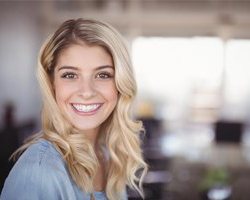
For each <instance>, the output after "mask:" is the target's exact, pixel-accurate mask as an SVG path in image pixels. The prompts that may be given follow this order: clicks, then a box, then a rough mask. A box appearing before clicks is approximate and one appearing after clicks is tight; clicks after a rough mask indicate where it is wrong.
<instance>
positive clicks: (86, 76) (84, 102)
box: [54, 44, 118, 133]
mask: <svg viewBox="0 0 250 200" xmlns="http://www.w3.org/2000/svg"><path fill="white" fill-rule="evenodd" d="M114 75H115V69H114V66H113V61H112V57H111V56H110V55H109V54H108V52H107V51H105V50H104V48H102V47H100V46H88V45H85V44H81V45H71V46H70V47H69V48H67V49H65V50H64V51H63V52H61V54H60V55H59V57H58V60H57V64H56V67H55V72H54V90H55V97H56V102H57V104H58V106H59V108H60V110H61V111H62V112H63V114H64V115H65V116H66V117H67V119H68V120H69V121H70V122H71V124H73V126H74V127H76V128H77V129H79V130H80V131H83V132H95V133H97V132H98V130H99V127H100V125H101V124H102V123H103V122H104V121H105V120H106V119H107V118H108V117H109V115H110V114H111V112H112V111H113V110H114V108H115V106H116V103H117V98H118V91H117V89H116V86H115V79H114Z"/></svg>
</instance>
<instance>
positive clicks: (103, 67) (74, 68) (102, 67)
mask: <svg viewBox="0 0 250 200" xmlns="http://www.w3.org/2000/svg"><path fill="white" fill-rule="evenodd" d="M105 68H111V69H114V66H112V65H103V66H99V67H96V68H95V70H96V71H97V70H101V69H105ZM63 69H72V70H76V71H77V70H78V68H77V67H74V66H61V67H59V69H58V71H60V70H63Z"/></svg>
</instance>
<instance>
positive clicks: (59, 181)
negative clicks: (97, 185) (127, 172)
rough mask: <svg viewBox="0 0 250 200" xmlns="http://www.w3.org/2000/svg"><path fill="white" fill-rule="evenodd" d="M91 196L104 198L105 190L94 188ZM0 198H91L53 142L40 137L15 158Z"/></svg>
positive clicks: (77, 199)
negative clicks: (71, 173) (74, 176)
mask: <svg viewBox="0 0 250 200" xmlns="http://www.w3.org/2000/svg"><path fill="white" fill-rule="evenodd" d="M125 196H126V195H125ZM94 197H95V200H107V197H106V195H105V193H104V192H94ZM0 199H1V200H16V199H18V200H28V199H32V200H90V199H91V195H90V194H87V193H84V192H83V191H82V190H81V189H80V188H79V187H78V186H77V185H76V184H75V182H74V181H73V180H72V178H71V176H70V174H69V172H68V169H67V166H66V164H65V162H64V160H63V158H62V156H61V154H60V153H59V152H58V151H57V150H56V149H55V147H54V146H53V145H52V143H50V142H49V141H47V140H44V139H41V140H39V141H38V142H37V143H36V144H33V145H31V146H30V147H29V148H28V149H27V150H26V151H25V152H24V153H23V154H22V155H21V157H20V158H19V159H18V161H17V162H16V164H15V165H14V167H13V168H12V170H11V171H10V173H9V175H8V177H7V179H6V180H5V184H4V187H3V190H2V193H1V197H0ZM124 199H127V197H125V198H124Z"/></svg>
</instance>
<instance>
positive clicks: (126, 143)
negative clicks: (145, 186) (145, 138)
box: [21, 19, 147, 200]
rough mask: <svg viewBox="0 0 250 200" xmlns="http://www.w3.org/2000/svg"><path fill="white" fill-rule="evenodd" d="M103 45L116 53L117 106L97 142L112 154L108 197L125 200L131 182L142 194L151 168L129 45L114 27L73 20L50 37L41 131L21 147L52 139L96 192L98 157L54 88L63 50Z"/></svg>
mask: <svg viewBox="0 0 250 200" xmlns="http://www.w3.org/2000/svg"><path fill="white" fill-rule="evenodd" d="M81 42H84V43H86V44H87V45H98V46H101V47H103V48H104V49H106V50H107V52H109V54H110V55H111V56H112V59H113V63H114V67H115V83H116V87H117V90H118V102H117V105H116V107H115V109H114V111H113V112H112V114H111V115H110V116H109V118H108V119H107V120H106V121H105V122H104V123H103V124H102V128H101V129H100V130H101V132H102V133H100V137H99V138H98V142H99V144H100V145H104V147H106V149H107V151H108V153H109V161H108V162H109V164H108V172H107V180H108V181H107V184H106V189H105V192H106V195H107V197H108V199H110V200H117V199H121V194H122V192H123V191H124V190H125V187H126V185H127V186H129V187H131V188H133V189H135V190H137V191H138V192H139V193H140V194H141V195H142V196H143V192H142V179H143V177H144V175H145V173H146V171H147V165H146V163H145V162H144V160H143V157H142V151H141V147H140V145H141V144H140V137H139V134H140V132H141V130H142V124H141V122H138V121H135V120H133V118H132V116H131V106H132V102H133V100H134V98H135V95H136V82H135V79H134V75H133V70H132V64H131V60H130V56H129V54H128V51H127V48H126V46H125V44H124V42H123V39H122V37H121V36H120V34H119V33H118V32H117V31H116V30H115V29H114V28H112V27H111V26H110V25H108V24H105V23H102V22H99V21H95V20H84V19H76V20H68V21H65V22H64V23H63V24H62V25H61V26H60V27H59V28H58V30H57V31H56V32H55V33H54V35H53V36H52V37H50V38H49V39H48V40H47V41H46V42H45V44H44V45H43V47H42V48H41V52H40V59H39V64H38V80H39V83H40V86H41V90H42V94H43V102H44V105H43V110H42V129H43V131H42V134H40V135H38V136H35V137H34V138H32V140H31V141H29V142H28V143H27V144H26V145H24V146H23V147H21V149H24V148H27V146H28V145H30V144H32V143H34V142H36V141H37V140H38V139H39V138H40V137H43V138H46V139H47V140H49V141H51V142H52V143H53V144H54V145H55V147H56V148H57V150H58V151H59V152H60V153H61V154H62V155H63V157H64V159H65V161H66V163H67V166H68V169H69V172H70V174H71V176H72V178H73V180H74V181H75V183H76V184H77V185H78V186H79V187H80V188H81V189H82V190H83V191H85V192H88V193H92V192H94V187H93V177H94V175H95V173H96V170H97V167H98V159H97V156H96V154H95V151H94V148H93V146H92V145H91V144H90V143H89V142H88V140H87V139H86V138H85V137H84V134H77V132H78V131H77V130H76V129H75V128H73V127H72V125H71V124H70V122H69V121H68V120H66V118H65V117H64V116H63V114H62V113H61V111H60V110H59V108H58V106H57V103H56V101H55V95H54V91H53V72H54V71H53V70H54V68H55V65H56V62H57V58H58V56H59V54H60V53H61V52H62V51H63V50H64V49H66V48H67V47H69V46H70V45H72V44H81Z"/></svg>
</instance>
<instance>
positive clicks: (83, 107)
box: [73, 104, 100, 112]
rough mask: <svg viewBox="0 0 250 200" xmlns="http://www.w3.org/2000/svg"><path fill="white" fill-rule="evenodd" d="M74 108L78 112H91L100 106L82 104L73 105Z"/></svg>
mask: <svg viewBox="0 0 250 200" xmlns="http://www.w3.org/2000/svg"><path fill="white" fill-rule="evenodd" d="M73 106H74V108H75V109H76V110H78V111H80V112H91V111H93V110H95V109H97V108H98V107H99V106H100V105H99V104H90V105H83V104H73Z"/></svg>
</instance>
